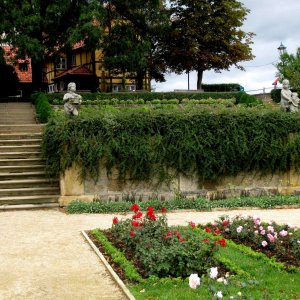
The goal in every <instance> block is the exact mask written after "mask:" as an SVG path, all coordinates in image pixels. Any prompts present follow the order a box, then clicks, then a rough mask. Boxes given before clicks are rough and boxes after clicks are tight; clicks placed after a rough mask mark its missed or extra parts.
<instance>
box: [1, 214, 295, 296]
mask: <svg viewBox="0 0 300 300" xmlns="http://www.w3.org/2000/svg"><path fill="white" fill-rule="evenodd" d="M238 213H240V214H243V215H245V214H246V215H257V216H260V217H261V218H262V219H263V220H265V221H269V220H271V219H272V220H274V221H276V222H278V223H290V224H292V225H295V226H298V227H300V209H278V210H249V211H244V210H238V211H237V210H235V211H226V212H222V211H215V212H194V211H181V212H176V213H168V220H169V224H170V225H175V224H183V225H184V224H187V222H189V221H193V222H195V223H205V222H208V221H213V220H215V219H216V218H217V217H218V216H220V215H223V214H228V215H231V216H233V215H236V214H238ZM114 216H118V218H119V219H122V218H126V217H130V216H131V214H128V215H125V214H123V215H121V214H119V215H118V214H111V215H109V214H105V215H102V214H101V215H100V214H99V215H96V214H90V215H88V214H83V215H66V214H65V213H63V212H61V211H59V210H55V209H53V210H27V211H26V210H23V211H0V227H1V228H2V233H1V236H0V299H5V300H6V299H26V300H27V299H43V300H45V299H72V300H73V299H83V300H85V299H101V300H102V299H103V300H106V299H107V300H108V299H109V300H115V299H126V298H125V296H124V295H123V294H122V292H121V290H120V289H119V287H118V286H117V285H116V284H115V282H114V281H113V280H112V279H111V277H110V275H109V273H108V272H107V271H106V269H105V267H104V265H103V264H102V263H101V262H100V261H99V259H98V257H97V256H96V255H95V254H94V252H93V251H92V250H91V248H90V246H89V245H88V244H87V243H86V242H85V240H84V238H83V237H82V235H81V234H80V231H81V230H88V229H93V228H99V227H100V228H108V227H110V226H111V222H112V218H113V217H114Z"/></svg>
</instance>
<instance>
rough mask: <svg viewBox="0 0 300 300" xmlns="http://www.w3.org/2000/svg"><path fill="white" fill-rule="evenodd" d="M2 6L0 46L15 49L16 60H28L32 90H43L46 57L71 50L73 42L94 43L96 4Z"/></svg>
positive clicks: (12, 1)
mask: <svg viewBox="0 0 300 300" xmlns="http://www.w3.org/2000/svg"><path fill="white" fill-rule="evenodd" d="M1 2H2V3H1V4H2V5H1V9H0V18H1V20H2V22H1V24H0V42H2V43H3V42H4V43H8V44H9V45H11V46H12V47H14V48H15V50H16V51H17V54H18V56H19V57H24V56H26V55H27V56H29V57H30V58H31V62H32V81H33V88H34V89H35V90H40V89H41V88H42V81H43V80H42V77H43V75H42V68H43V62H44V59H45V57H46V56H47V55H48V54H49V53H55V51H58V50H64V48H67V47H70V46H71V44H72V43H74V42H75V41H76V39H77V41H78V40H81V39H87V40H90V39H91V40H92V41H93V42H94V40H95V33H96V32H95V31H96V30H97V26H94V23H95V21H94V18H95V17H97V14H96V15H95V14H94V9H95V7H96V6H97V2H98V1H96V0H92V1H91V0H75V1H74V0H65V1H59V0H9V1H8V0H1ZM88 8H90V9H88ZM92 13H93V14H92ZM83 22H84V24H83ZM91 37H92V38H91ZM98 39H99V36H98Z"/></svg>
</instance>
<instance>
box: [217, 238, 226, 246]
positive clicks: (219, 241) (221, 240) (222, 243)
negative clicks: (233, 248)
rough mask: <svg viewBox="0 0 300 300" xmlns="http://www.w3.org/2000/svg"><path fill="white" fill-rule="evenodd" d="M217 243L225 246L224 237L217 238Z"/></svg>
mask: <svg viewBox="0 0 300 300" xmlns="http://www.w3.org/2000/svg"><path fill="white" fill-rule="evenodd" d="M218 244H220V245H221V246H222V247H225V246H226V241H225V240H224V239H220V240H218Z"/></svg>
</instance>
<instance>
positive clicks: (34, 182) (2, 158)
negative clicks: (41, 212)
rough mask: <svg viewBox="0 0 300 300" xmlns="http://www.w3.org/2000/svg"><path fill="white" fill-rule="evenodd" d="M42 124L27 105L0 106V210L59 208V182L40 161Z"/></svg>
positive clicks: (0, 104) (2, 104)
mask: <svg viewBox="0 0 300 300" xmlns="http://www.w3.org/2000/svg"><path fill="white" fill-rule="evenodd" d="M42 129H43V125H42V124H37V122H36V119H35V108H34V106H33V105H32V104H31V103H29V102H20V103H16V102H8V103H0V209H1V208H2V209H3V208H17V207H20V206H22V207H26V206H28V207H31V206H37V207H38V206H42V207H53V206H58V198H59V196H60V189H59V180H58V179H57V178H55V179H51V180H50V179H49V178H48V177H47V176H46V174H45V171H44V168H45V165H44V161H43V160H42V159H41V149H40V148H41V135H42Z"/></svg>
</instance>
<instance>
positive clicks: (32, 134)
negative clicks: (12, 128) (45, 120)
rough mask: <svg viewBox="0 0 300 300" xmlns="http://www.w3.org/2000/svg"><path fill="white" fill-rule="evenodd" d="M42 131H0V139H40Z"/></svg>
mask: <svg viewBox="0 0 300 300" xmlns="http://www.w3.org/2000/svg"><path fill="white" fill-rule="evenodd" d="M41 137H42V132H29V133H26V132H25V133H24V132H23V133H22V132H20V133H0V140H19V139H21V140H26V139H41Z"/></svg>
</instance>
